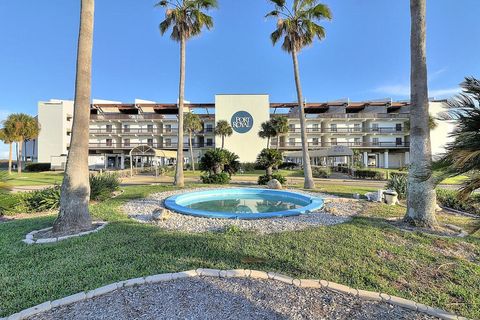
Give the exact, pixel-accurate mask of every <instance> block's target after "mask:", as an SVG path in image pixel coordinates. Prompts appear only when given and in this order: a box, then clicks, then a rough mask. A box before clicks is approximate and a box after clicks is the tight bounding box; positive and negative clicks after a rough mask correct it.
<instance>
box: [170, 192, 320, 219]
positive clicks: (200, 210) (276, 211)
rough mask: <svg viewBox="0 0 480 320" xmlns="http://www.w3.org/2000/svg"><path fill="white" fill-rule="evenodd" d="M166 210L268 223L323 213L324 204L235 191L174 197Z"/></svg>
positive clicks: (291, 194)
mask: <svg viewBox="0 0 480 320" xmlns="http://www.w3.org/2000/svg"><path fill="white" fill-rule="evenodd" d="M165 207H167V208H168V209H170V210H173V211H176V212H179V213H182V214H188V215H192V216H196V217H206V218H219V219H265V218H278V217H289V216H296V215H300V214H304V213H310V212H313V211H316V210H319V209H321V208H322V207H323V200H322V199H320V198H316V197H311V196H309V195H305V194H300V193H295V192H289V191H280V190H269V189H254V188H234V189H214V190H207V191H197V192H187V193H183V194H179V195H175V196H172V197H170V198H167V199H166V200H165Z"/></svg>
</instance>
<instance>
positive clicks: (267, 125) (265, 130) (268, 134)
mask: <svg viewBox="0 0 480 320" xmlns="http://www.w3.org/2000/svg"><path fill="white" fill-rule="evenodd" d="M260 126H261V127H262V129H260V131H259V132H258V136H259V137H260V138H262V139H267V149H268V148H269V147H270V139H271V138H273V137H275V135H276V132H275V128H274V127H273V125H272V121H271V120H270V121H265V122H263V123H262V124H261V125H260Z"/></svg>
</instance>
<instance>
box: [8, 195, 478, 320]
mask: <svg viewBox="0 0 480 320" xmlns="http://www.w3.org/2000/svg"><path fill="white" fill-rule="evenodd" d="M165 189H167V187H162V186H135V187H127V188H125V193H123V194H122V195H121V196H120V197H118V198H116V199H111V200H108V201H105V202H102V203H98V204H94V205H92V206H91V211H92V214H93V215H94V216H95V217H96V218H98V219H104V220H108V221H110V222H111V223H110V224H109V225H108V226H107V227H106V228H105V229H104V230H102V231H101V232H99V233H96V234H92V235H89V236H86V237H81V238H74V239H70V240H66V241H63V242H60V243H58V244H47V245H40V246H39V245H36V246H27V245H25V244H23V243H22V242H21V239H23V238H24V236H25V234H26V233H28V232H30V231H31V230H35V229H40V228H44V227H47V226H50V225H51V224H52V222H53V220H54V218H55V217H54V216H53V215H52V216H47V217H32V218H29V219H22V220H16V221H12V222H7V223H0V257H1V259H0V316H6V315H8V314H11V313H13V312H16V311H19V310H21V309H23V308H27V307H30V306H33V305H35V304H38V303H41V302H44V301H46V300H53V299H57V298H60V297H64V296H66V295H70V294H73V293H76V292H79V291H83V290H90V289H93V288H97V287H100V286H102V285H105V284H109V283H112V282H115V281H120V280H123V279H129V278H134V277H139V276H146V275H151V274H156V273H163V272H176V271H180V270H187V269H195V268H199V267H204V268H220V269H229V268H249V269H259V270H265V271H278V272H282V273H285V274H288V275H291V276H294V277H308V278H323V279H326V280H331V281H335V282H338V283H342V284H345V285H349V286H352V287H356V288H361V289H367V290H376V291H383V292H387V293H390V294H394V295H398V296H402V297H405V298H408V299H414V300H415V301H419V302H422V303H425V304H428V305H433V306H436V307H440V308H445V309H447V310H449V311H454V312H458V313H460V314H462V315H464V316H468V317H471V318H479V317H480V299H478V297H479V296H480V265H479V260H480V258H479V256H480V238H479V237H476V236H470V237H467V238H465V239H447V238H441V237H437V236H430V235H424V234H419V233H410V232H402V231H399V230H397V229H394V228H392V227H390V226H389V225H388V224H387V223H385V221H384V220H383V217H392V216H401V215H403V212H404V208H401V207H387V206H385V205H379V204H370V205H368V206H367V210H366V212H365V213H364V214H363V216H360V217H357V218H354V219H353V220H352V221H351V222H349V223H345V224H341V225H337V226H330V227H318V228H311V229H308V230H305V231H301V232H285V233H280V234H273V235H263V236H260V235H258V234H255V233H252V232H237V233H233V234H226V233H203V234H188V233H182V232H172V231H164V230H161V229H159V228H157V227H155V226H150V225H144V224H140V223H136V222H134V221H132V220H129V219H128V218H126V217H125V216H124V215H123V214H122V213H121V211H120V206H121V205H122V203H124V202H125V201H127V200H129V199H134V198H139V197H144V196H146V195H147V194H149V193H151V192H157V191H162V190H165ZM331 190H337V191H338V192H344V189H342V188H338V187H336V188H335V189H331ZM461 219H463V220H462V221H463V223H464V224H465V225H469V224H470V223H471V220H469V219H465V218H461ZM245 257H257V258H261V259H264V261H265V262H262V263H260V262H256V263H245V262H243V261H244V258H245ZM250 260H251V261H260V260H258V259H257V260H254V259H250Z"/></svg>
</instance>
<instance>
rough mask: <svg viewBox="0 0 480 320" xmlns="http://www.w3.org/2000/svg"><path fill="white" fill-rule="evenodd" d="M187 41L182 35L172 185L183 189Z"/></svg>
mask: <svg viewBox="0 0 480 320" xmlns="http://www.w3.org/2000/svg"><path fill="white" fill-rule="evenodd" d="M186 44H187V40H186V39H185V35H182V40H181V41H180V84H179V88H178V144H177V166H176V171H175V181H174V183H173V184H174V185H176V186H177V187H183V186H184V185H185V182H184V179H183V105H184V99H185V49H186V48H185V47H186Z"/></svg>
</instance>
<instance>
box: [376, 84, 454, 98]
mask: <svg viewBox="0 0 480 320" xmlns="http://www.w3.org/2000/svg"><path fill="white" fill-rule="evenodd" d="M373 92H376V93H379V94H382V95H387V96H394V97H409V96H410V86H409V85H405V84H398V85H388V86H381V87H377V88H375V89H374V90H373ZM460 92H461V89H460V87H453V88H444V89H433V90H429V92H428V95H429V97H432V98H433V97H435V98H450V97H451V96H453V95H456V94H458V93H460Z"/></svg>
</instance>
